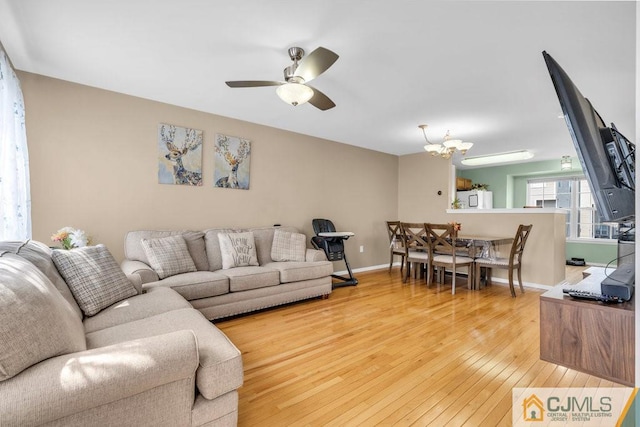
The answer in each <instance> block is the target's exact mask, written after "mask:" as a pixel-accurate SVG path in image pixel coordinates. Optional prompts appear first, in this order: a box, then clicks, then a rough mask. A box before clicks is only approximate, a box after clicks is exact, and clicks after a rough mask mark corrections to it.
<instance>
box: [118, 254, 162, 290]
mask: <svg viewBox="0 0 640 427" xmlns="http://www.w3.org/2000/svg"><path fill="white" fill-rule="evenodd" d="M120 268H122V271H124V274H126V275H127V277H129V279H130V280H131V281H132V282H134V284H135V283H136V282H138V283H140V286H142V285H143V284H144V283H149V282H157V281H158V280H160V278H159V277H158V274H157V273H156V272H155V270H154V269H153V268H151V267H149V266H148V265H147V264H145V263H144V262H142V261H134V260H132V259H125V260H124V261H122V263H121V264H120ZM135 275H138V276H139V278H131V277H130V276H135Z"/></svg>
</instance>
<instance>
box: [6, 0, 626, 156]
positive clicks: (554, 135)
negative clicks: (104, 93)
mask: <svg viewBox="0 0 640 427" xmlns="http://www.w3.org/2000/svg"><path fill="white" fill-rule="evenodd" d="M635 7H636V4H635V3H634V2H610V1H603V2H594V1H569V2H551V1H542V2H539V1H533V2H527V1H524V2H520V1H518V2H516V1H513V2H512V1H494V2H485V1H411V0H396V1H393V2H392V1H388V0H387V1H385V0H373V1H372V0H367V1H365V0H351V1H348V2H346V1H339V0H324V1H314V2H311V1H305V0H295V1H294V0H277V1H264V0H262V1H260V0H235V1H233V2H232V1H224V2H223V1H206V0H180V1H179V0H102V1H86V0H0V41H1V42H2V43H3V44H4V47H5V49H6V51H7V53H8V55H9V57H10V58H11V60H12V62H13V63H14V66H15V67H16V68H17V69H20V70H25V71H29V72H33V73H38V74H43V75H46V76H51V77H55V78H59V79H63V80H69V81H72V82H77V83H81V84H86V85H90V86H95V87H99V88H104V89H108V90H112V91H116V92H122V93H126V94H130V95H135V96H139V97H143V98H148V99H152V100H157V101H162V102H166V103H169V104H174V105H179V106H183V107H188V108H193V109H196V110H200V111H206V112H210V113H214V114H219V115H223V116H227V117H233V118H237V119H242V120H247V121H250V122H254V123H260V124H264V125H268V126H273V127H277V128H281V129H287V130H290V131H294V132H299V133H302V134H307V135H313V136H317V137H321V138H326V139H329V140H334V141H338V142H343V143H346V144H351V145H355V146H360V147H367V148H370V149H372V150H377V151H382V152H385V153H392V154H397V155H403V154H409V153H417V152H420V151H421V150H422V146H423V145H424V140H423V137H422V134H421V133H420V130H419V129H418V127H417V126H418V125H419V124H421V123H425V124H428V125H429V129H428V136H429V139H430V140H432V141H434V142H438V141H441V140H442V137H443V136H444V133H445V132H446V131H447V129H450V130H451V132H452V135H453V136H455V137H457V138H461V139H463V140H465V141H471V142H474V143H475V145H474V147H473V148H472V149H471V150H470V152H469V154H468V155H470V156H471V155H483V154H489V153H498V152H505V151H513V150H517V149H529V150H531V151H532V152H534V153H535V157H534V159H532V160H542V159H552V158H560V157H561V156H562V155H567V154H569V155H574V154H575V150H574V149H573V146H572V142H571V139H570V136H569V132H568V131H567V128H566V125H565V123H564V121H563V120H560V119H558V115H559V114H560V113H561V110H560V106H559V103H558V100H557V98H556V96H555V92H554V90H553V85H552V83H551V80H550V78H549V75H548V73H547V70H546V67H545V64H544V60H543V58H542V55H541V52H542V51H543V50H546V51H547V52H548V53H549V54H551V55H552V56H553V57H554V58H555V59H556V61H558V63H560V65H561V66H562V67H563V68H564V69H565V71H566V72H567V73H568V74H569V76H570V77H571V78H572V80H573V81H574V83H575V84H576V85H577V86H578V87H579V88H580V90H581V91H582V93H583V94H584V95H585V96H587V97H588V98H589V99H590V100H591V102H592V103H593V104H594V106H595V107H596V108H597V109H598V111H599V112H600V114H601V115H602V116H603V117H604V119H605V121H609V122H610V121H614V122H615V123H616V125H617V126H618V128H619V129H620V130H621V131H622V132H623V133H624V134H625V135H626V136H627V137H629V138H630V139H631V140H634V141H635V132H634V130H635V121H634V120H635V63H636V58H635V38H636V28H635V27H636V22H635V16H636V13H635ZM291 46H300V47H302V48H303V49H305V50H306V51H307V52H310V51H312V50H313V49H315V48H316V47H318V46H323V47H326V48H328V49H331V50H333V51H334V52H336V53H337V54H339V55H340V59H338V61H337V62H336V63H335V64H334V65H333V66H332V67H331V68H330V69H329V70H328V71H327V72H326V73H324V74H323V75H321V76H320V77H318V78H317V79H316V80H314V82H313V83H312V84H313V85H314V86H315V87H317V88H318V89H320V90H321V91H323V92H324V93H325V94H326V95H328V96H329V97H330V98H331V99H333V101H334V102H335V103H336V104H337V107H335V108H333V109H331V110H328V111H320V110H317V109H315V108H314V107H312V106H311V105H309V104H307V105H301V106H298V107H292V106H289V105H287V104H285V103H283V102H282V101H281V100H280V99H279V98H278V97H277V96H276V94H275V88H273V87H264V88H252V89H231V88H229V87H227V86H226V85H225V83H224V82H225V81H226V80H282V70H283V69H284V67H286V66H288V65H290V60H289V57H288V55H287V48H289V47H291ZM454 161H455V162H456V163H458V161H459V158H458V157H456V158H455V159H454Z"/></svg>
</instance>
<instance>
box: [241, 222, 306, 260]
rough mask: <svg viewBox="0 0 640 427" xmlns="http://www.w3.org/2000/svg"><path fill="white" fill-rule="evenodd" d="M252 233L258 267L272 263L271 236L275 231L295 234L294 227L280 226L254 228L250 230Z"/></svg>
mask: <svg viewBox="0 0 640 427" xmlns="http://www.w3.org/2000/svg"><path fill="white" fill-rule="evenodd" d="M249 230H250V231H252V232H253V239H254V240H255V242H256V252H257V254H258V263H259V264H260V265H263V264H266V263H268V262H271V261H273V259H271V247H272V246H273V236H274V234H275V231H276V230H281V231H288V232H289V233H297V232H298V230H297V229H296V228H295V227H289V226H285V225H280V226H277V227H255V228H250V229H249Z"/></svg>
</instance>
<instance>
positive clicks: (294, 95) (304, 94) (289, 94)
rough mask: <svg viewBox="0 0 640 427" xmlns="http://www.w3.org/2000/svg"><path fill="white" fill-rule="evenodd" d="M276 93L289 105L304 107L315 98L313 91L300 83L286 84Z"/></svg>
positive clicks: (279, 87)
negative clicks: (303, 105)
mask: <svg viewBox="0 0 640 427" xmlns="http://www.w3.org/2000/svg"><path fill="white" fill-rule="evenodd" d="M276 93H277V94H278V96H279V97H280V99H282V100H283V101H284V102H286V103H287V104H290V105H293V106H296V105H302V104H304V103H305V102H307V101H309V100H310V99H311V98H312V97H313V89H311V88H310V87H309V86H306V85H303V84H300V83H285V84H283V85H280V86H278V89H276Z"/></svg>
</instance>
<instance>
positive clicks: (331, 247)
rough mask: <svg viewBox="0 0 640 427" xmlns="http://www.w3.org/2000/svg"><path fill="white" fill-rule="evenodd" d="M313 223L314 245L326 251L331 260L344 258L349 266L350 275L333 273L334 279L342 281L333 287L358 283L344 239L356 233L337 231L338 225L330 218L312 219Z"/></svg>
mask: <svg viewBox="0 0 640 427" xmlns="http://www.w3.org/2000/svg"><path fill="white" fill-rule="evenodd" d="M311 225H313V231H314V233H316V235H315V236H314V237H312V238H311V244H312V245H313V247H315V248H316V249H319V250H322V251H324V253H325V255H326V256H327V259H328V260H329V261H340V260H344V263H345V265H346V266H347V272H348V273H349V277H344V276H340V275H337V274H332V275H331V277H333V278H334V279H338V280H341V281H342V283H334V284H333V287H334V288H336V287H339V286H354V285H357V284H358V279H356V278H355V277H353V273H352V272H351V266H350V265H349V261H348V260H347V254H346V253H345V252H344V241H345V240H347V239H348V238H349V237H351V236H353V235H354V234H353V233H352V232H351V231H336V227H335V226H334V225H333V223H332V222H331V221H329V220H328V219H321V218H316V219H314V220H313V221H311Z"/></svg>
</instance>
